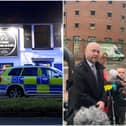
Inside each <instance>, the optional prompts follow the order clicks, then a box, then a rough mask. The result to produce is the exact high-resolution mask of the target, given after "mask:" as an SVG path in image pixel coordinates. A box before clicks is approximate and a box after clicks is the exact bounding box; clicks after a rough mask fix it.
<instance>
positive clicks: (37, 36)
mask: <svg viewBox="0 0 126 126" xmlns="http://www.w3.org/2000/svg"><path fill="white" fill-rule="evenodd" d="M50 30H51V27H50V25H35V26H34V47H33V48H36V49H42V48H51V32H50Z"/></svg>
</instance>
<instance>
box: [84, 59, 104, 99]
mask: <svg viewBox="0 0 126 126" xmlns="http://www.w3.org/2000/svg"><path fill="white" fill-rule="evenodd" d="M83 66H84V70H85V74H87V75H86V76H87V81H88V84H89V85H88V86H89V87H90V89H91V92H92V93H93V94H94V95H95V96H96V97H99V93H101V88H102V84H101V69H100V68H99V66H98V64H97V65H96V69H97V77H98V82H96V78H95V76H94V74H93V72H92V70H91V68H90V66H89V65H88V63H87V61H86V60H84V62H83ZM97 83H98V84H97Z"/></svg>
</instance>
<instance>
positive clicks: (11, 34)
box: [0, 28, 17, 56]
mask: <svg viewBox="0 0 126 126" xmlns="http://www.w3.org/2000/svg"><path fill="white" fill-rule="evenodd" d="M0 56H17V29H16V28H7V29H0Z"/></svg>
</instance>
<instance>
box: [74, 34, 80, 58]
mask: <svg viewBox="0 0 126 126" xmlns="http://www.w3.org/2000/svg"><path fill="white" fill-rule="evenodd" d="M73 42H74V56H75V57H76V56H79V51H80V36H73Z"/></svg>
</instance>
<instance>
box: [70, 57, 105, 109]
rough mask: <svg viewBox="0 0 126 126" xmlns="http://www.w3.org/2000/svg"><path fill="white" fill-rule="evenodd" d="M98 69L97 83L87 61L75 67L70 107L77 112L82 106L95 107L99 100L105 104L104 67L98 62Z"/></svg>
mask: <svg viewBox="0 0 126 126" xmlns="http://www.w3.org/2000/svg"><path fill="white" fill-rule="evenodd" d="M96 69H97V78H98V81H97V82H96V79H95V77H94V74H93V72H92V71H91V68H90V66H89V65H88V63H87V61H86V59H84V60H83V61H81V62H80V63H79V64H77V65H76V66H75V71H74V81H73V86H72V87H71V89H70V93H69V94H70V100H69V101H70V105H71V107H72V108H74V109H75V110H76V109H79V108H80V107H81V106H85V107H90V106H92V105H95V104H96V103H97V102H98V101H99V100H101V101H104V102H105V100H106V97H105V92H104V77H103V67H102V65H100V64H99V63H98V62H97V63H96Z"/></svg>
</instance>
